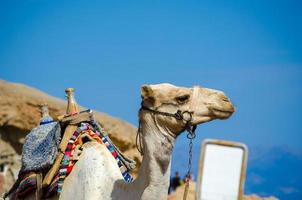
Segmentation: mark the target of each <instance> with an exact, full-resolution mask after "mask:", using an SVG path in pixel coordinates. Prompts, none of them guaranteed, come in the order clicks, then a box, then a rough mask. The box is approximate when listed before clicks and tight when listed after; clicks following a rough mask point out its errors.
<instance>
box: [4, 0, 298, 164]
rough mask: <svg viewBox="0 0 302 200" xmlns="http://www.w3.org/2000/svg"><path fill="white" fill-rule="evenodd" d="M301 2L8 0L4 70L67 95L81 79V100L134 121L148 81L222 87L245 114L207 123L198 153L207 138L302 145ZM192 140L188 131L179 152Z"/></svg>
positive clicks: (78, 93) (17, 78)
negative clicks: (141, 93) (142, 87)
mask: <svg viewBox="0 0 302 200" xmlns="http://www.w3.org/2000/svg"><path fill="white" fill-rule="evenodd" d="M301 6H302V3H301V2H300V1H292V0H283V1H279V0H276V1H267V0H264V1H260V0H256V1H159V0H157V1H127V2H125V1H46V0H28V1H26V0H25V1H24V0H23V1H7V0H1V1H0V78H1V79H5V80H8V81H12V82H20V83H24V84H27V85H30V86H33V87H36V88H38V89H40V90H43V91H45V92H47V93H49V94H51V95H54V96H57V97H61V98H64V88H66V87H74V88H76V97H77V100H78V102H79V103H80V104H82V105H84V106H86V107H90V108H93V109H97V110H100V111H103V112H107V113H109V114H111V115H113V116H117V117H119V118H122V119H125V120H127V121H129V122H131V123H132V124H134V125H137V110H138V109H139V102H140V94H139V87H140V85H142V84H144V83H159V82H170V83H174V84H176V85H181V86H192V85H197V84H198V85H202V86H205V87H209V88H215V89H220V90H223V91H225V92H226V94H227V95H228V96H229V97H230V98H231V99H232V100H233V102H234V104H235V105H236V108H237V113H235V114H234V116H233V117H232V118H230V119H229V120H226V121H215V122H211V123H208V124H204V125H202V126H200V127H199V128H198V137H197V140H196V142H195V152H196V154H197V153H198V151H199V146H200V141H201V140H203V139H204V138H208V137H210V138H218V139H227V140H235V141H239V142H244V143H246V144H247V145H248V146H249V148H250V149H252V150H253V148H258V147H263V146H268V147H274V146H285V147H286V148H288V149H290V150H291V151H293V152H295V153H298V154H302V146H301V144H300V143H301V141H302V136H301V134H302V128H301V117H300V113H301V111H302V109H301V98H302V90H301V86H302V78H301V77H302V37H301V35H302V13H301ZM186 146H187V141H186V140H185V136H181V137H180V139H179V141H178V142H177V144H176V148H175V153H179V152H182V151H184V152H186V151H187V148H186ZM251 156H252V155H251ZM197 157H198V156H197ZM184 159H186V158H184ZM195 159H196V158H195ZM185 162H186V160H184V163H185ZM174 166H176V167H175V168H177V167H179V166H180V164H178V163H175V164H174Z"/></svg>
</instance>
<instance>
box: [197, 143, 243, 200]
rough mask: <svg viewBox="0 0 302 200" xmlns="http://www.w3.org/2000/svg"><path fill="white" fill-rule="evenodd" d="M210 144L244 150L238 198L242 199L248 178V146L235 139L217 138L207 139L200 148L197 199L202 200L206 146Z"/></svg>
mask: <svg viewBox="0 0 302 200" xmlns="http://www.w3.org/2000/svg"><path fill="white" fill-rule="evenodd" d="M208 144H212V145H220V146H225V147H234V148H240V149H242V150H243V155H242V156H243V157H242V164H241V173H240V183H239V188H238V199H237V200H242V199H243V195H244V191H243V190H244V183H245V178H246V168H247V157H248V148H247V146H246V145H245V144H243V143H239V142H233V141H226V140H215V139H205V140H204V141H203V142H202V146H201V148H200V158H199V164H198V179H197V190H196V198H195V199H196V200H200V198H201V192H202V189H201V183H202V177H203V167H204V161H205V152H206V151H205V150H206V146H207V145H208Z"/></svg>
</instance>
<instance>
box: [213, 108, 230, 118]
mask: <svg viewBox="0 0 302 200" xmlns="http://www.w3.org/2000/svg"><path fill="white" fill-rule="evenodd" d="M211 112H212V114H213V115H214V116H215V117H217V118H218V119H227V118H229V117H230V116H231V115H232V114H233V113H234V112H235V108H234V107H231V108H230V109H228V110H227V109H219V108H211Z"/></svg>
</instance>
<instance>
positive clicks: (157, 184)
mask: <svg viewBox="0 0 302 200" xmlns="http://www.w3.org/2000/svg"><path fill="white" fill-rule="evenodd" d="M153 117H154V116H151V114H149V113H146V114H144V116H143V117H142V118H141V137H142V140H143V141H142V142H143V152H144V157H143V160H142V165H141V167H140V169H139V174H138V177H137V179H136V180H135V181H134V183H133V184H134V185H136V186H135V187H136V188H137V187H138V188H139V189H140V190H141V194H142V196H141V199H153V198H154V199H167V194H168V187H169V181H170V166H171V154H172V150H173V146H174V143H175V138H174V137H173V136H171V135H172V133H170V132H169V130H167V129H164V128H162V127H161V126H160V124H158V123H157V121H156V119H154V118H153Z"/></svg>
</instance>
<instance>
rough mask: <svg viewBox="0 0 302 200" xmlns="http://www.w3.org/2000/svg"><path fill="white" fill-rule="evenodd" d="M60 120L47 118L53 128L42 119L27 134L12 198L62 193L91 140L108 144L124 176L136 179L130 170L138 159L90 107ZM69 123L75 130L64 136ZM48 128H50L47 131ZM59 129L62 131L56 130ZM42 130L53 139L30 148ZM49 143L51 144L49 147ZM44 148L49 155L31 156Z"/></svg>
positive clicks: (126, 178)
mask: <svg viewBox="0 0 302 200" xmlns="http://www.w3.org/2000/svg"><path fill="white" fill-rule="evenodd" d="M42 119H43V118H42ZM58 120H59V121H58V122H54V121H53V120H50V118H48V121H51V123H55V124H52V128H51V129H49V127H48V129H46V127H43V126H46V125H48V126H49V125H50V124H51V123H46V122H45V121H46V120H41V122H42V123H41V122H40V125H39V126H38V127H36V128H34V129H33V130H35V131H31V132H30V133H29V134H28V136H27V140H26V143H25V144H24V147H23V153H24V155H22V168H21V170H20V172H19V176H18V180H17V181H16V182H15V184H14V186H13V187H12V188H11V190H10V191H9V192H8V193H7V194H6V195H5V197H7V196H8V195H10V194H12V193H14V195H13V196H14V198H12V199H22V198H24V197H26V196H27V195H29V194H31V193H32V192H33V191H35V198H36V200H40V199H44V198H49V197H52V196H53V195H55V194H59V193H60V192H61V190H62V186H63V183H64V180H65V178H66V177H67V176H68V175H69V174H70V173H71V171H72V169H73V166H74V165H75V164H76V162H77V160H78V159H79V156H80V154H81V151H82V145H83V144H84V143H86V142H91V141H96V142H98V143H100V144H102V145H105V146H106V147H107V149H108V150H109V151H110V152H111V154H112V156H113V157H114V158H115V160H116V161H117V164H118V166H119V168H120V170H121V173H122V175H123V177H124V180H125V181H126V182H132V181H133V178H132V176H131V175H130V173H129V172H130V171H131V170H132V169H134V168H135V165H136V163H135V161H133V160H131V159H129V158H127V157H125V156H124V155H123V154H122V153H121V152H120V150H119V149H118V148H117V147H116V146H115V145H114V144H113V142H112V141H111V140H110V138H109V136H108V134H107V132H106V131H105V130H104V129H103V128H102V127H101V126H100V124H99V123H98V122H96V121H95V120H94V117H93V112H92V111H91V110H85V111H81V112H79V113H74V114H72V115H65V116H62V117H58ZM70 126H71V127H73V130H72V132H71V133H72V134H71V135H70V136H69V137H64V136H63V138H62V139H61V137H60V134H61V133H62V132H63V131H64V130H65V133H66V129H67V128H68V127H70ZM37 130H39V131H40V132H39V131H37ZM41 130H43V131H41ZM45 130H48V132H47V131H45ZM58 132H59V133H60V134H57V133H58ZM39 134H40V135H44V136H43V138H52V139H53V140H51V141H48V140H45V139H44V140H39V144H36V143H34V144H35V145H33V146H34V147H31V148H27V147H28V146H30V145H31V143H33V141H32V140H33V139H34V138H37V137H36V136H35V135H39ZM40 135H39V136H40ZM54 136H55V137H54ZM40 137H41V136H40ZM58 138H59V139H61V140H60V142H56V141H57V139H58ZM54 141H55V142H54ZM47 142H48V143H47ZM62 144H64V145H65V146H66V148H65V149H62V148H61V146H62ZM47 145H49V146H48V147H47ZM54 146H55V148H54ZM28 149H30V150H28ZM50 149H51V151H50ZM53 149H55V150H53ZM41 150H44V151H46V152H48V154H49V155H48V156H47V158H45V157H44V159H34V160H30V159H29V158H30V157H31V156H34V155H36V154H37V152H39V153H40V154H42V155H43V154H44V153H45V152H40V151H41ZM25 154H26V155H25ZM25 158H26V159H25ZM41 160H42V161H43V162H41ZM45 163H47V164H45ZM29 166H31V167H29ZM32 166H34V167H32Z"/></svg>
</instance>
